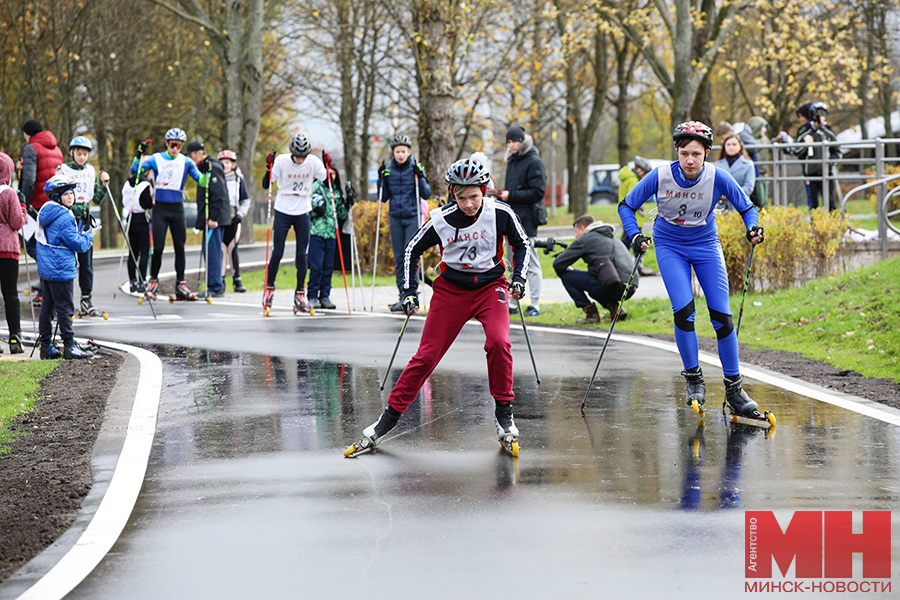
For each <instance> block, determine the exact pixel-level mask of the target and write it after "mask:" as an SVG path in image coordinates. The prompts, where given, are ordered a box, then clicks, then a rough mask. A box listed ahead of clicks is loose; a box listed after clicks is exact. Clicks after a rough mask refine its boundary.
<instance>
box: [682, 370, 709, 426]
mask: <svg viewBox="0 0 900 600" xmlns="http://www.w3.org/2000/svg"><path fill="white" fill-rule="evenodd" d="M681 376H682V377H684V380H685V387H686V394H687V396H686V398H685V402H686V403H687V405H688V406H690V407H691V410H693V411H694V413H696V414H697V415H699V416H700V418H701V419H702V418H703V417H704V416H705V413H704V411H703V405H704V403H705V402H706V382H705V381H704V380H703V371H702V370H701V369H700V367H694V368H693V369H688V370H684V371H682V372H681Z"/></svg>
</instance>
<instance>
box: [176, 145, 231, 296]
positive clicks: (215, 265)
mask: <svg viewBox="0 0 900 600" xmlns="http://www.w3.org/2000/svg"><path fill="white" fill-rule="evenodd" d="M185 152H186V153H187V155H188V156H189V157H190V158H191V160H192V161H194V164H195V165H197V170H198V171H200V172H201V173H202V174H203V178H202V179H201V180H200V181H199V182H197V222H196V224H195V225H194V228H195V229H197V230H199V231H202V232H203V235H205V236H207V238H206V289H205V290H204V291H202V292H200V293H199V294H197V297H198V298H207V297H210V298H221V297H222V296H224V295H225V282H224V281H223V280H222V239H223V236H222V234H223V232H224V231H225V227H228V226H229V225H231V205H230V204H229V202H228V188H227V187H226V186H225V168H224V167H223V166H222V163H221V162H219V161H218V160H216V159H215V158H213V157H212V156H209V155H207V154H206V147H205V146H204V145H203V142H200V141H196V140H195V141H193V142H191V143H190V144H188V145H187V147H186V148H185Z"/></svg>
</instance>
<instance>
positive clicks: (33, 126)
mask: <svg viewBox="0 0 900 600" xmlns="http://www.w3.org/2000/svg"><path fill="white" fill-rule="evenodd" d="M43 130H44V126H43V125H41V122H40V121H38V120H37V119H31V120H30V121H25V124H24V125H22V131H23V132H24V133H27V134H28V135H34V134H36V133H40V132H42V131H43Z"/></svg>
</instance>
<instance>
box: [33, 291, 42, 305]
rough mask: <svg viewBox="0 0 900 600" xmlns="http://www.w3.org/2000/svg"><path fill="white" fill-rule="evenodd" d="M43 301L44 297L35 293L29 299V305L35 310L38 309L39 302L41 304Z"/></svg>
mask: <svg viewBox="0 0 900 600" xmlns="http://www.w3.org/2000/svg"><path fill="white" fill-rule="evenodd" d="M43 301H44V296H42V295H41V294H40V293H37V294H35V295H34V297H33V298H32V299H31V305H32V306H34V307H35V308H40V307H41V302H43Z"/></svg>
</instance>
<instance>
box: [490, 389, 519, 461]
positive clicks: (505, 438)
mask: <svg viewBox="0 0 900 600" xmlns="http://www.w3.org/2000/svg"><path fill="white" fill-rule="evenodd" d="M494 425H496V426H497V439H498V440H500V447H501V448H503V449H504V450H506V451H507V452H509V453H510V454H512V455H513V456H519V428H518V427H516V422H515V421H514V420H513V414H512V403H511V402H507V403H506V404H501V403H499V402H497V407H496V408H495V409H494Z"/></svg>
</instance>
